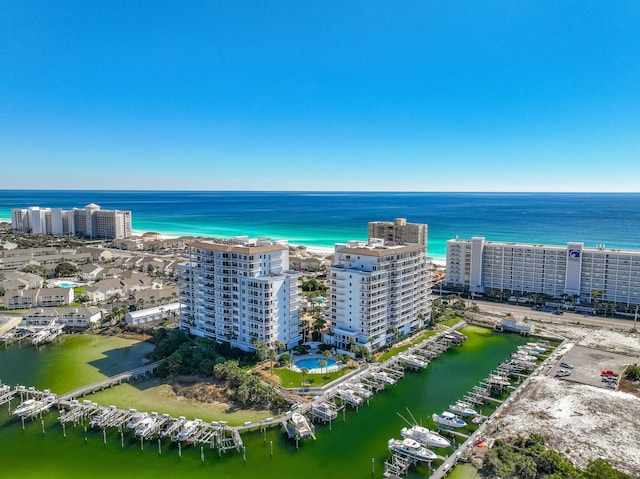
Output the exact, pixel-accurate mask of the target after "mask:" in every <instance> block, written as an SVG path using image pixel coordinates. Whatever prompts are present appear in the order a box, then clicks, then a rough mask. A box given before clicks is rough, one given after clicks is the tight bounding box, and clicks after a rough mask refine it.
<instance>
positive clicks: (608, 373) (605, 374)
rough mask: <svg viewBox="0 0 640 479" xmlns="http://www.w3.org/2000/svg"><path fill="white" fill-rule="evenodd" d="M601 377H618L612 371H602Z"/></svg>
mask: <svg viewBox="0 0 640 479" xmlns="http://www.w3.org/2000/svg"><path fill="white" fill-rule="evenodd" d="M600 376H608V377H610V378H617V377H618V375H617V374H616V373H614V372H613V371H612V370H611V369H607V370H606V371H602V372H601V373H600Z"/></svg>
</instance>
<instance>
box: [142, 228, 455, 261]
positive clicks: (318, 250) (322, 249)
mask: <svg viewBox="0 0 640 479" xmlns="http://www.w3.org/2000/svg"><path fill="white" fill-rule="evenodd" d="M131 233H132V235H133V236H142V235H144V234H146V233H155V234H157V235H158V236H159V237H160V239H161V240H169V239H177V238H202V239H230V238H222V237H217V236H199V235H198V236H194V235H177V234H171V233H163V232H161V231H142V230H137V229H136V230H131ZM288 245H289V247H290V248H304V249H305V250H306V251H307V253H310V254H311V255H315V256H321V257H323V258H326V257H328V256H331V255H332V254H333V253H334V252H335V250H334V247H332V246H309V245H306V244H301V243H288ZM427 257H428V258H429V259H430V260H431V262H432V263H433V264H435V265H437V266H441V267H444V266H445V265H446V257H435V256H427Z"/></svg>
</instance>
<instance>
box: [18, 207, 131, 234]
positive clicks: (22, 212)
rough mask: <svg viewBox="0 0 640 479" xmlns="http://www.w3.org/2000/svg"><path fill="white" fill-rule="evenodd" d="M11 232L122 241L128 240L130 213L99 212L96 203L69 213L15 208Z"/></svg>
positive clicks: (58, 210) (36, 208) (37, 208)
mask: <svg viewBox="0 0 640 479" xmlns="http://www.w3.org/2000/svg"><path fill="white" fill-rule="evenodd" d="M11 229H12V230H13V232H14V233H31V234H38V235H62V234H72V235H75V236H79V237H82V238H104V239H123V238H128V237H129V236H131V211H122V210H101V209H100V206H98V205H96V204H95V203H90V204H88V205H87V206H85V207H84V208H73V209H72V210H70V211H69V210H62V209H61V208H41V207H39V206H30V207H28V208H26V209H20V208H14V209H12V210H11Z"/></svg>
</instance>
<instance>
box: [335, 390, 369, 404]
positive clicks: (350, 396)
mask: <svg viewBox="0 0 640 479" xmlns="http://www.w3.org/2000/svg"><path fill="white" fill-rule="evenodd" d="M337 394H338V397H339V398H340V399H342V400H343V401H345V402H348V403H349V404H355V405H356V406H359V405H361V404H362V402H363V399H362V398H361V397H360V396H358V395H357V394H356V393H355V392H354V391H352V390H351V389H340V390H338V393H337Z"/></svg>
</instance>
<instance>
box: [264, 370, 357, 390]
mask: <svg viewBox="0 0 640 479" xmlns="http://www.w3.org/2000/svg"><path fill="white" fill-rule="evenodd" d="M350 371H352V369H350V368H342V369H340V370H339V371H335V372H332V373H325V374H305V375H304V381H305V384H304V385H303V384H302V373H298V372H295V371H290V370H289V369H286V368H273V374H274V375H276V376H278V377H279V378H280V384H281V385H282V387H284V388H300V387H312V388H317V387H321V386H324V385H325V384H329V383H330V382H332V381H335V380H336V379H338V378H340V377H342V376H344V375H345V374H347V373H348V372H350Z"/></svg>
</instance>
